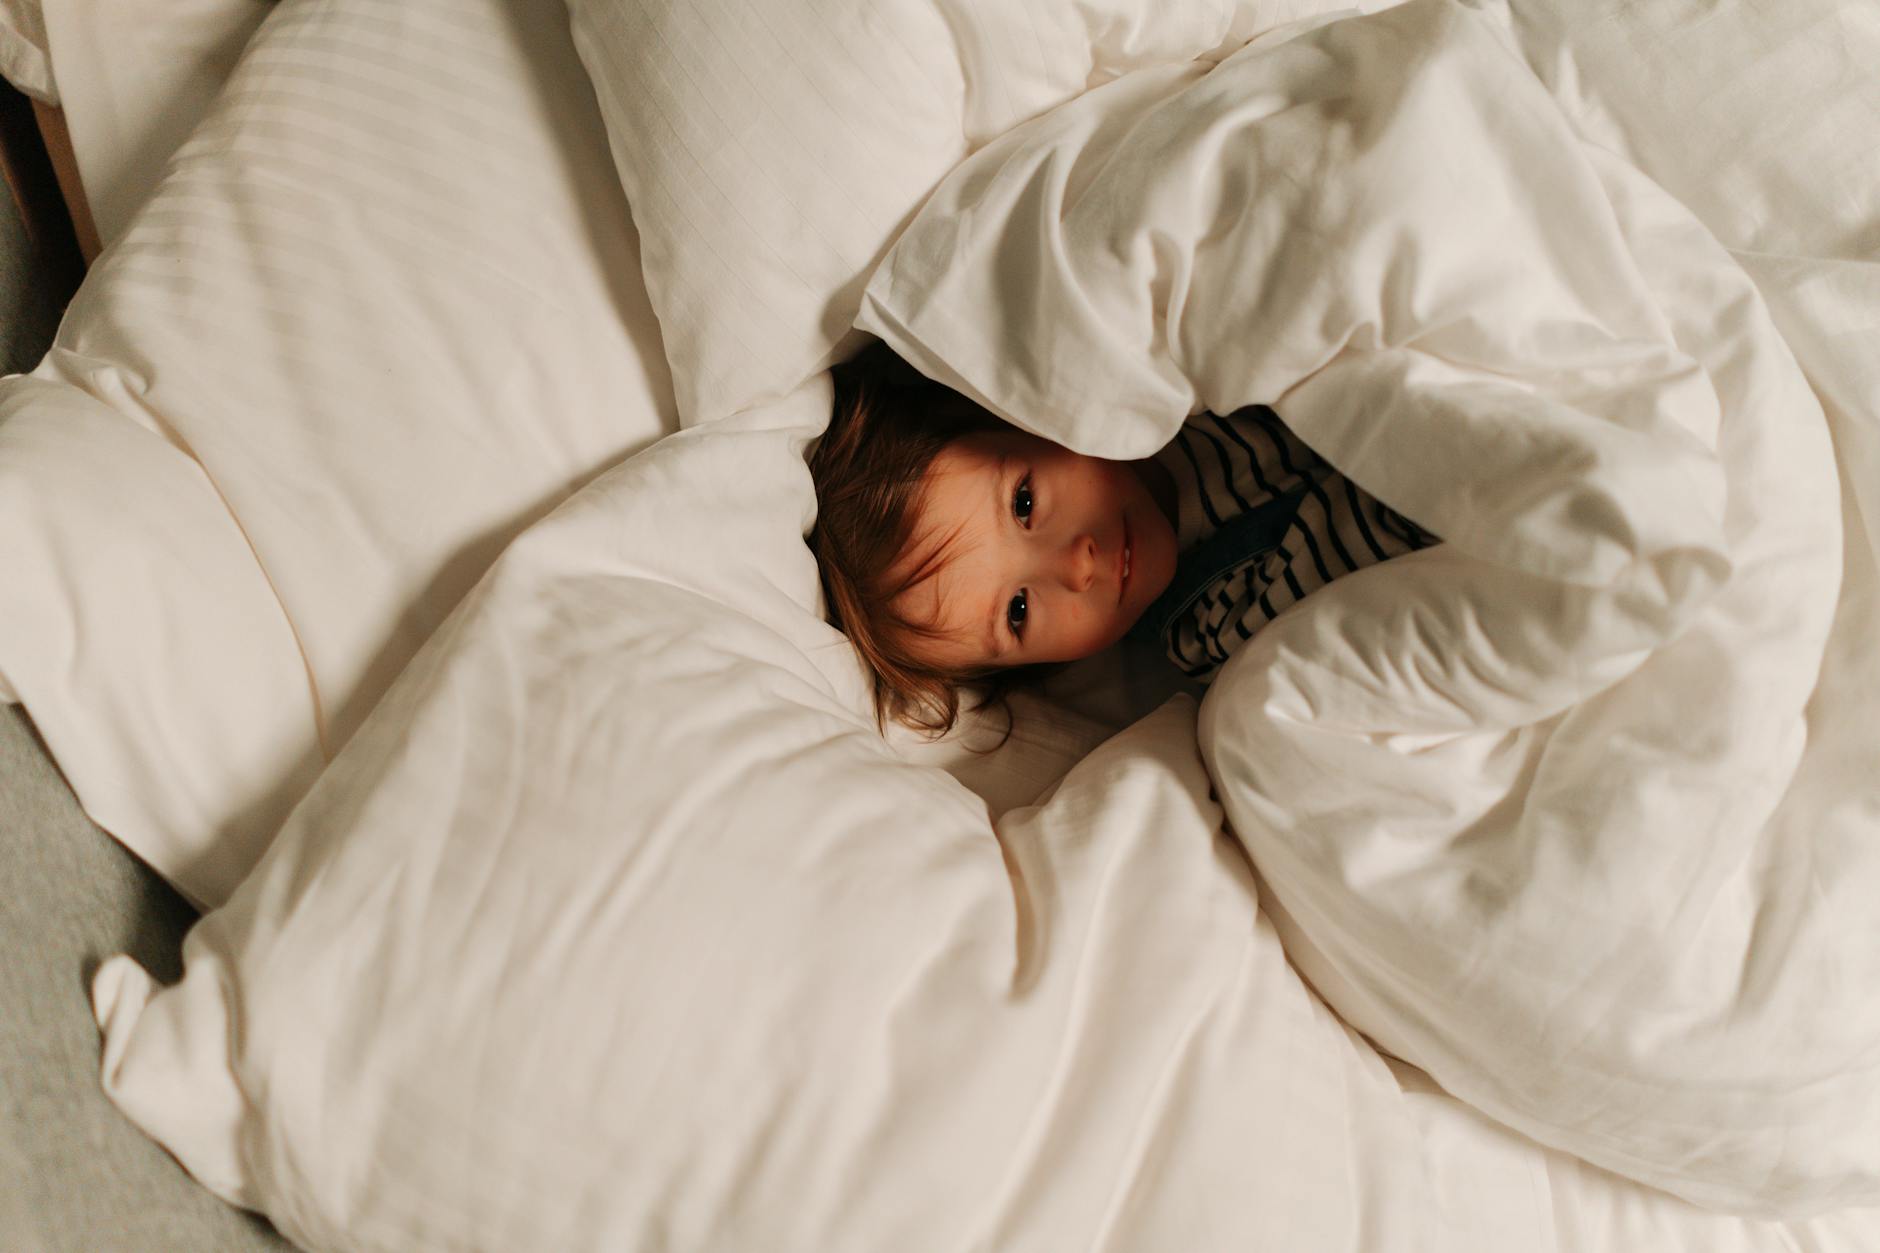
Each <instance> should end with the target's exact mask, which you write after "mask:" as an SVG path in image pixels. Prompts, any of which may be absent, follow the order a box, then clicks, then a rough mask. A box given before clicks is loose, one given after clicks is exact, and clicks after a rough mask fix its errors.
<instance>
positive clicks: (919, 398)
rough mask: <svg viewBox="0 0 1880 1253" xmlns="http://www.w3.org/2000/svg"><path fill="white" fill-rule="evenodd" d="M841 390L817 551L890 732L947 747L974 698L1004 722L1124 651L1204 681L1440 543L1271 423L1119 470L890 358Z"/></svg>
mask: <svg viewBox="0 0 1880 1253" xmlns="http://www.w3.org/2000/svg"><path fill="white" fill-rule="evenodd" d="M835 388H836V394H835V405H834V412H833V414H832V416H831V420H830V424H829V429H828V431H827V432H825V434H824V435H823V438H822V439H821V440H820V441H819V442H818V444H817V446H816V449H815V451H814V452H813V453H812V454H811V457H810V472H811V476H812V477H813V478H814V480H815V484H816V499H817V520H816V525H815V527H814V528H813V529H812V530H811V532H810V535H809V543H810V547H811V549H812V550H813V551H814V552H815V554H816V560H817V564H818V566H819V567H820V568H821V571H822V579H823V588H824V591H825V593H826V595H827V597H828V603H829V607H830V611H831V613H832V615H833V617H834V618H835V621H836V625H837V626H839V627H841V628H842V629H843V630H844V631H845V632H846V633H847V634H848V636H849V639H850V640H851V641H852V642H853V644H854V645H855V648H856V650H857V651H858V652H859V653H860V655H861V657H862V660H863V662H864V664H865V665H867V667H868V668H869V670H870V671H871V672H872V673H873V675H874V677H875V696H876V709H877V714H878V716H880V717H882V718H884V719H885V718H886V717H888V716H890V715H892V716H893V717H896V718H898V719H899V720H901V721H903V722H905V723H907V724H909V725H910V726H914V727H917V728H921V729H924V730H927V731H929V732H932V733H935V734H938V733H943V732H945V731H947V730H948V729H950V728H951V727H952V726H953V724H954V722H955V721H956V720H957V718H958V716H959V689H960V688H961V687H962V686H963V685H969V684H970V685H974V686H977V687H979V688H981V689H982V690H983V691H984V692H985V698H986V700H987V701H989V702H991V701H997V700H999V699H1001V698H1002V697H1003V695H1004V693H1005V692H1006V691H1008V690H1009V689H1010V688H1011V686H1012V685H1013V684H1014V683H1015V682H1016V681H1018V680H1020V679H1022V678H1023V677H1025V676H1026V675H1027V674H1028V673H1035V672H1036V671H1037V670H1038V668H1039V667H1042V666H1045V665H1048V664H1050V663H1055V662H1068V661H1075V660H1077V659H1079V658H1082V657H1088V656H1090V655H1091V654H1093V653H1096V652H1099V651H1101V650H1102V649H1105V648H1108V647H1109V646H1110V645H1112V644H1114V643H1116V642H1117V641H1118V640H1120V639H1122V638H1123V637H1124V636H1125V635H1132V636H1135V637H1138V638H1146V639H1151V640H1157V641H1159V642H1160V643H1161V644H1162V646H1163V647H1164V649H1165V650H1166V651H1167V653H1168V655H1169V657H1170V659H1171V660H1172V661H1173V662H1174V663H1175V664H1176V665H1177V666H1179V667H1180V668H1181V669H1182V670H1183V671H1184V672H1185V673H1187V674H1188V675H1190V676H1192V677H1194V678H1197V679H1203V680H1205V679H1208V678H1211V677H1212V676H1213V674H1214V672H1215V671H1216V670H1217V669H1218V668H1219V667H1220V665H1221V664H1222V663H1223V662H1224V661H1226V660H1227V657H1228V654H1229V653H1230V652H1231V651H1232V649H1233V648H1234V646H1235V645H1236V644H1238V643H1239V642H1240V641H1241V640H1244V639H1247V638H1249V637H1250V636H1251V635H1252V634H1253V632H1254V631H1255V630H1257V629H1258V628H1259V627H1260V626H1262V625H1264V624H1265V623H1267V622H1268V621H1270V620H1271V619H1272V618H1273V617H1275V616H1276V615H1277V614H1279V613H1280V612H1281V611H1283V610H1284V609H1286V608H1287V607H1288V606H1289V605H1291V604H1293V603H1294V602H1296V601H1298V600H1300V599H1302V598H1303V597H1305V596H1306V595H1307V594H1308V593H1310V592H1311V591H1313V590H1315V589H1316V588H1319V587H1322V586H1324V585H1325V584H1326V583H1329V582H1330V581H1331V580H1332V579H1334V578H1337V577H1338V576H1339V575H1342V574H1346V573H1349V572H1351V571H1353V570H1357V569H1360V568H1362V567H1364V566H1367V565H1371V564H1374V563H1375V562H1378V561H1383V560H1386V559H1387V558H1390V557H1393V556H1396V555H1398V554H1401V553H1406V552H1410V551H1412V550H1413V549H1417V548H1422V547H1425V546H1426V545H1428V544H1431V543H1434V542H1435V537H1434V536H1431V535H1430V534H1428V533H1427V532H1425V531H1423V530H1422V529H1421V528H1419V527H1418V526H1417V525H1416V524H1415V523H1413V522H1411V521H1410V520H1409V519H1407V518H1405V517H1403V516H1402V515H1401V514H1398V513H1396V512H1395V511H1393V510H1391V509H1389V508H1388V507H1386V506H1385V505H1383V504H1381V503H1380V502H1378V501H1377V500H1375V499H1374V498H1372V497H1370V496H1368V495H1366V494H1365V493H1364V492H1363V491H1362V490H1360V489H1359V488H1358V487H1357V486H1356V485H1355V484H1353V483H1352V482H1351V481H1350V480H1349V479H1346V478H1345V477H1344V476H1343V475H1341V474H1339V473H1338V472H1337V471H1335V470H1333V469H1332V468H1331V466H1330V465H1328V464H1327V463H1326V462H1325V461H1324V460H1322V459H1321V458H1320V457H1318V456H1317V455H1316V454H1314V453H1313V452H1312V451H1311V450H1310V449H1308V448H1307V447H1306V446H1305V445H1304V444H1302V443H1300V442H1299V440H1298V439H1297V438H1296V437H1294V435H1293V434H1292V432H1291V431H1289V430H1287V429H1286V427H1285V426H1284V424H1282V423H1281V422H1280V421H1279V418H1278V416H1277V415H1276V414H1274V413H1273V411H1272V410H1270V409H1266V408H1264V407H1258V406H1256V407H1252V408H1248V409H1243V410H1240V411H1239V412H1237V413H1233V414H1229V415H1228V416H1226V417H1217V416H1215V415H1213V414H1202V415H1199V416H1198V417H1195V418H1193V419H1190V421H1189V422H1188V423H1187V424H1186V425H1185V426H1184V427H1183V429H1182V431H1181V433H1180V434H1179V435H1178V436H1177V437H1176V438H1175V440H1174V441H1173V442H1171V443H1170V444H1169V446H1168V447H1167V448H1165V449H1163V450H1162V452H1160V453H1158V454H1157V455H1156V456H1155V457H1153V458H1151V459H1149V460H1147V461H1137V462H1120V461H1104V460H1101V459H1099V458H1095V457H1086V456H1083V455H1082V454H1079V453H1074V452H1072V451H1070V450H1069V449H1067V448H1063V447H1060V446H1059V445H1057V444H1054V443H1052V442H1051V441H1049V440H1045V439H1041V438H1039V437H1038V436H1035V435H1032V434H1029V433H1027V432H1024V431H1021V430H1018V429H1017V428H1016V427H1012V426H1010V425H1007V424H1006V423H1004V422H1002V421H1000V420H999V419H998V418H996V417H994V416H993V415H992V414H990V413H988V412H987V411H986V410H984V409H982V408H980V407H979V406H978V405H975V404H973V403H972V402H971V401H969V400H967V399H966V398H965V397H964V396H961V395H959V394H958V393H956V392H953V391H950V390H948V389H947V388H944V387H942V386H940V385H939V384H937V383H933V382H931V381H929V380H927V379H925V378H923V377H921V376H920V375H919V374H917V373H916V372H914V371H913V370H912V368H911V367H909V366H907V365H906V364H905V363H904V362H902V361H900V359H899V358H897V357H895V356H893V355H892V354H891V353H889V352H888V351H887V349H886V348H884V347H880V346H877V347H876V348H872V349H870V350H869V351H868V352H866V353H864V354H863V355H862V356H860V357H858V358H856V359H855V360H854V361H852V362H850V363H849V364H847V365H844V366H838V367H837V368H836V371H835Z"/></svg>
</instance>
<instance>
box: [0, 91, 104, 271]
mask: <svg viewBox="0 0 1880 1253" xmlns="http://www.w3.org/2000/svg"><path fill="white" fill-rule="evenodd" d="M0 91H5V93H6V98H5V99H4V101H0V176H4V179H5V181H6V185H7V192H8V194H9V195H10V196H11V197H12V199H13V204H14V207H15V208H16V209H17V210H18V211H19V215H20V220H21V221H22V222H23V223H24V224H25V227H26V233H27V237H28V238H29V239H30V240H31V241H32V243H33V245H34V247H35V248H37V249H43V250H44V251H45V252H46V253H47V254H48V257H49V259H52V260H53V261H54V263H55V264H57V265H62V266H63V265H71V266H75V267H76V268H77V269H79V270H81V271H82V269H83V267H84V266H88V265H90V264H91V261H92V259H93V258H94V257H96V256H97V255H98V249H99V242H98V229H97V226H96V225H95V224H94V222H93V221H92V216H91V209H90V207H89V206H88V205H87V203H86V200H85V191H84V187H83V185H82V184H81V182H80V181H79V175H78V161H77V159H76V157H75V156H74V153H73V150H72V138H71V134H70V133H69V132H68V131H67V129H66V126H65V115H64V114H63V113H62V112H60V111H59V110H58V109H56V108H53V107H52V106H50V105H46V104H42V103H40V102H39V101H37V100H33V101H30V102H29V101H28V100H27V98H26V97H25V96H22V95H21V94H19V93H18V92H15V91H13V90H12V89H11V88H10V87H8V86H7V85H6V84H4V83H0ZM28 104H30V106H31V107H30V109H29V108H27V107H26V106H27V105H28Z"/></svg>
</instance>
